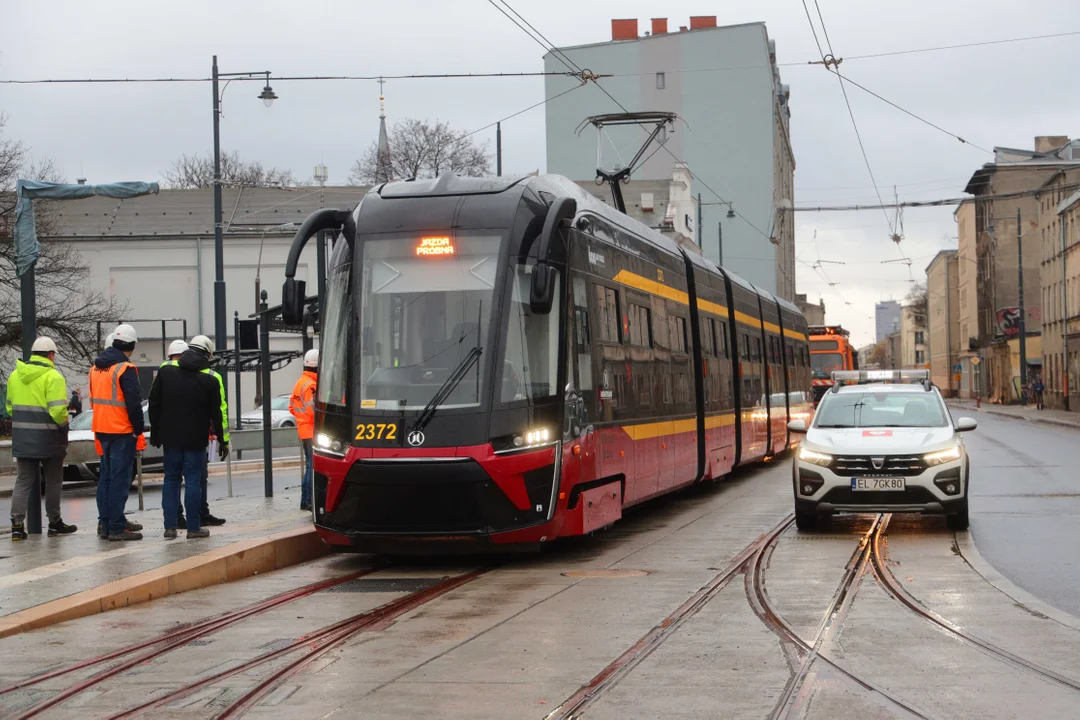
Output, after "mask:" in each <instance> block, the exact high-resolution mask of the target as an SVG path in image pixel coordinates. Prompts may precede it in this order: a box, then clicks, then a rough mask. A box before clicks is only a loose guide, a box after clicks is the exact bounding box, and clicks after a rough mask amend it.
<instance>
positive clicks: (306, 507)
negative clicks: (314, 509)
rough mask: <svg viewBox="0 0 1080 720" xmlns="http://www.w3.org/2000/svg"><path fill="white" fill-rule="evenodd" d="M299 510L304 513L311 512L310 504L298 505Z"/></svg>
mask: <svg viewBox="0 0 1080 720" xmlns="http://www.w3.org/2000/svg"><path fill="white" fill-rule="evenodd" d="M300 509H301V510H303V511H304V512H311V503H300Z"/></svg>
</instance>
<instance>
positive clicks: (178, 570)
mask: <svg viewBox="0 0 1080 720" xmlns="http://www.w3.org/2000/svg"><path fill="white" fill-rule="evenodd" d="M214 512H215V513H216V514H219V515H221V516H223V517H225V518H227V519H228V522H227V523H226V524H225V525H223V526H220V527H213V528H210V533H211V535H210V537H209V538H207V539H204V540H190V541H189V540H187V539H185V537H184V532H183V531H182V530H181V531H180V537H179V538H178V539H177V540H171V541H165V540H164V539H163V537H162V534H163V531H164V522H163V519H162V516H161V511H160V510H156V509H155V510H146V511H143V512H134V513H131V514H129V515H128V518H129V519H131V520H133V521H136V522H139V523H142V524H143V526H144V530H143V535H144V537H143V539H142V540H141V541H136V542H126V543H119V542H109V541H107V540H101V539H99V538H98V537H97V535H96V534H95V533H94V528H92V527H87V528H85V529H84V528H80V529H79V532H77V533H75V534H74V535H70V536H65V537H55V538H50V537H48V536H47V535H45V534H42V535H37V536H35V535H32V536H30V539H28V540H26V541H25V542H21V543H11V542H5V543H4V544H3V546H2V547H0V637H2V636H3V635H6V634H11V632H21V631H22V630H25V629H29V628H32V627H42V626H44V625H48V624H51V623H52V622H59V621H62V620H65V619H70V618H72V617H80V616H83V615H88V614H93V613H94V612H103V611H105V610H108V609H112V608H114V607H121V606H125V605H130V604H135V603H137V602H145V601H147V600H151V599H153V598H155V597H162V596H165V595H169V594H173V593H176V592H183V591H184V590H192V589H195V588H198V587H205V586H207V585H212V584H216V583H220V582H228V581H230V580H235V579H238V578H241V577H246V576H248V575H252V574H256V573H259V572H266V571H269V570H273V569H275V568H279V567H285V566H287V565H290V564H294V563H296V562H303V561H304V560H307V559H310V558H312V557H317V556H318V555H321V554H324V553H325V552H326V550H325V548H324V547H323V546H322V543H321V541H319V540H318V538H317V537H316V536H315V533H314V529H313V527H312V524H311V514H310V513H307V512H302V511H300V509H299V488H298V487H297V488H292V489H290V490H287V491H285V492H283V493H281V494H280V495H276V496H275V497H273V498H252V497H238V498H232V499H225V500H220V501H215V502H214ZM5 540H6V538H5Z"/></svg>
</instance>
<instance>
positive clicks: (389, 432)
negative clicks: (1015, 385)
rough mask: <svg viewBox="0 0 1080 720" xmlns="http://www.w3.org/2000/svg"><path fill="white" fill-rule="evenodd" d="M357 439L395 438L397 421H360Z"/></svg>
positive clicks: (357, 427) (357, 428)
mask: <svg viewBox="0 0 1080 720" xmlns="http://www.w3.org/2000/svg"><path fill="white" fill-rule="evenodd" d="M356 439H357V440H397V423H360V424H359V425H357V426H356Z"/></svg>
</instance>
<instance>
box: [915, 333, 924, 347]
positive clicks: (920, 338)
mask: <svg viewBox="0 0 1080 720" xmlns="http://www.w3.org/2000/svg"><path fill="white" fill-rule="evenodd" d="M915 344H916V345H925V344H926V341H925V340H924V339H923V331H922V330H916V331H915Z"/></svg>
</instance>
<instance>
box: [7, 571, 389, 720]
mask: <svg viewBox="0 0 1080 720" xmlns="http://www.w3.org/2000/svg"><path fill="white" fill-rule="evenodd" d="M381 569H382V566H381V565H380V566H375V567H371V568H365V569H363V570H358V571H356V572H351V573H348V574H346V575H342V576H340V577H336V578H330V579H328V580H320V581H318V582H314V583H310V584H308V585H304V586H302V587H299V588H294V589H292V590H286V591H285V592H282V593H279V594H277V595H274V596H271V597H269V598H265V599H263V600H259V601H258V602H254V603H251V604H249V605H245V606H243V607H240V608H237V609H235V610H230V611H229V612H226V613H224V614H221V615H215V616H211V617H208V618H205V619H203V620H200V621H198V622H196V623H193V624H191V625H185V626H182V627H178V628H175V629H173V630H169V631H168V632H165V633H162V634H160V635H157V636H155V637H152V638H149V639H147V640H140V641H138V642H136V643H132V644H130V645H127V646H125V647H122V648H119V649H117V650H112V651H110V652H107V653H104V654H102V655H98V656H96V657H92V658H88V659H86V660H80V661H78V662H75V663H72V664H70V665H65V666H64V667H61V668H56V669H54V670H49V671H46V672H44V673H41V674H39V675H35V676H33V677H30V678H27V679H25V680H20V681H18V682H15V683H12V684H11V685H7V686H5V687H2V688H0V697H3V696H4V695H7V694H9V693H13V692H17V691H19V690H25V689H28V688H31V687H34V686H36V685H40V684H42V683H44V682H47V681H49V680H54V679H56V678H59V677H63V676H65V675H70V674H72V673H75V672H79V671H81V670H87V669H89V668H93V667H96V666H98V665H104V664H106V663H109V662H112V661H114V660H121V659H122V658H128V659H126V660H122V662H120V663H119V664H117V665H114V666H112V667H109V668H106V669H104V670H102V671H101V672H99V673H97V674H95V675H93V676H91V677H89V678H87V679H85V680H83V681H81V682H79V683H76V684H75V685H73V686H71V687H70V688H67V689H66V690H63V691H61V692H60V693H59V694H57V695H56V696H54V697H51V698H48V700H46V701H42V702H41V703H39V704H37V705H34V706H33V707H31V708H28V709H27V710H26V712H25V713H23V714H22V715H20V716H19V717H21V718H30V717H34V716H35V715H37V714H39V713H41V712H43V711H45V710H48V709H49V708H51V707H54V706H55V705H58V704H59V703H62V702H64V701H65V700H67V699H69V698H71V697H73V696H75V695H77V694H79V693H81V692H83V691H85V690H87V689H89V688H91V687H93V686H95V685H98V684H100V683H102V682H104V681H105V680H108V679H109V678H111V677H114V676H116V675H118V674H120V673H122V672H124V671H125V670H128V669H130V668H132V667H135V666H136V665H139V664H141V663H144V662H149V661H151V660H153V659H155V658H157V657H160V656H161V655H164V654H166V653H168V652H171V651H172V650H175V649H177V648H179V647H183V646H184V645H187V644H188V643H190V642H192V641H194V640H198V639H199V638H202V637H204V636H206V635H211V634H213V633H216V632H219V631H221V630H224V629H226V628H228V627H231V626H233V625H235V624H236V623H238V622H241V621H243V620H246V619H248V618H251V617H254V616H256V615H261V614H263V613H265V612H268V611H270V610H273V609H275V608H278V607H281V606H283V605H286V604H288V603H291V602H294V601H296V600H300V599H302V598H305V597H308V596H310V595H313V594H315V593H317V592H320V591H323V590H328V589H330V588H333V587H335V586H337V585H341V584H343V583H347V582H350V581H352V580H357V579H359V578H362V577H364V576H365V575H370V574H371V573H373V572H376V571H377V570H381ZM140 651H146V652H141V653H140ZM136 653H140V654H136ZM131 656H133V657H131Z"/></svg>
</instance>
